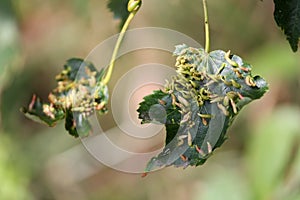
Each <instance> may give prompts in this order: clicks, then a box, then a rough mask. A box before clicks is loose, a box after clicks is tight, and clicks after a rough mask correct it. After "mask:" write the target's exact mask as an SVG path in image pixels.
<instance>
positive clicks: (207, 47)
mask: <svg viewBox="0 0 300 200" xmlns="http://www.w3.org/2000/svg"><path fill="white" fill-rule="evenodd" d="M202 1H203V10H204V23H205V52H206V53H208V52H209V45H210V44H209V43H210V41H209V40H210V39H209V23H208V12H207V3H206V0H202Z"/></svg>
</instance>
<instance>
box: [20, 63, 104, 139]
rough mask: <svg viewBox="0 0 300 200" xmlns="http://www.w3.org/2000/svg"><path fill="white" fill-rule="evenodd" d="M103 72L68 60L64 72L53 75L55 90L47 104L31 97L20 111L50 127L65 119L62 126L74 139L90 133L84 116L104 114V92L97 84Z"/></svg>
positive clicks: (102, 87)
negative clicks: (26, 106) (28, 102)
mask: <svg viewBox="0 0 300 200" xmlns="http://www.w3.org/2000/svg"><path fill="white" fill-rule="evenodd" d="M102 76H103V72H98V71H97V70H96V69H95V67H94V66H93V64H91V63H88V62H85V61H83V60H81V59H70V60H68V61H67V63H66V65H65V66H64V70H62V72H61V73H60V74H58V75H57V76H56V81H57V87H56V88H55V89H53V90H52V92H51V93H50V94H49V95H48V99H49V102H42V101H41V100H40V99H39V98H38V97H36V95H34V96H33V98H32V101H31V103H30V104H29V107H28V109H26V108H22V112H24V113H25V115H26V116H27V117H29V118H30V119H33V120H35V121H39V122H43V123H46V124H47V125H49V126H54V125H55V124H56V123H57V122H58V121H59V120H61V119H63V118H65V119H66V123H65V127H66V129H67V130H68V131H69V133H70V134H71V135H73V136H75V137H78V136H79V135H80V136H86V135H88V134H89V132H90V125H89V122H88V119H87V118H88V117H89V116H90V115H92V114H93V113H94V112H95V111H97V112H99V113H100V114H104V113H106V112H107V108H106V105H107V102H108V89H107V86H106V85H103V84H101V78H102Z"/></svg>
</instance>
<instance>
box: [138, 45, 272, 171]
mask: <svg viewBox="0 0 300 200" xmlns="http://www.w3.org/2000/svg"><path fill="white" fill-rule="evenodd" d="M174 55H175V56H177V59H176V64H175V66H176V68H177V75H176V76H174V77H173V78H172V80H171V81H170V82H168V83H167V85H166V87H165V91H164V93H165V94H166V95H167V96H166V97H164V98H162V99H158V101H157V102H158V103H159V104H160V105H162V106H164V107H165V109H166V110H170V109H169V108H168V107H167V106H166V105H168V104H166V102H168V99H172V100H171V102H172V103H171V105H172V106H173V108H177V110H178V111H179V113H180V114H181V118H180V121H178V125H179V126H178V129H177V130H176V131H177V132H176V133H174V132H173V133H171V132H170V131H169V132H168V124H165V125H166V128H167V138H168V137H169V136H170V135H172V138H173V141H172V142H168V143H166V147H165V148H164V150H163V152H162V153H161V154H159V155H158V156H157V157H155V158H153V159H152V160H151V161H150V162H149V164H148V167H147V171H150V170H152V169H155V168H157V167H161V166H168V165H174V166H177V167H180V166H183V167H187V166H189V165H192V166H197V165H201V164H203V163H204V162H205V161H206V159H207V158H208V157H209V156H210V155H211V153H212V152H213V150H214V149H215V148H217V147H219V146H221V145H222V144H223V142H224V141H225V140H226V137H225V134H226V131H227V129H228V127H229V126H230V125H231V123H232V121H233V119H234V117H235V116H236V115H237V114H238V112H239V111H240V110H241V109H242V107H243V106H245V105H246V104H248V103H249V102H251V101H253V100H255V99H258V98H260V97H262V96H263V94H264V93H265V92H266V91H267V90H268V85H267V83H266V81H265V80H264V79H262V78H261V77H259V76H254V77H253V76H252V75H251V66H250V65H249V64H246V63H244V62H243V61H242V59H241V58H240V57H238V56H236V55H230V52H227V53H226V52H224V51H221V50H217V51H213V52H210V53H206V52H205V51H204V50H203V49H196V48H192V47H188V46H186V45H179V46H177V47H176V50H175V52H174ZM168 96H169V97H168ZM161 102H163V103H161ZM141 105H142V104H141ZM170 116H171V117H172V115H170ZM167 121H172V119H169V120H167ZM173 121H174V120H173ZM216 124H217V126H219V127H217V128H216V127H212V126H216ZM210 129H211V130H214V131H219V132H218V133H216V132H214V133H213V135H214V136H212V135H209V134H212V132H211V130H210ZM172 131H174V130H172ZM174 135H175V136H174ZM216 137H217V138H216ZM174 141H175V142H174ZM172 143H176V145H174V144H172ZM174 152H175V153H174ZM178 152H182V153H181V154H180V155H178V156H177V157H178V159H174V156H176V155H175V154H176V153H177V154H178ZM171 158H172V159H171ZM166 162H167V163H166Z"/></svg>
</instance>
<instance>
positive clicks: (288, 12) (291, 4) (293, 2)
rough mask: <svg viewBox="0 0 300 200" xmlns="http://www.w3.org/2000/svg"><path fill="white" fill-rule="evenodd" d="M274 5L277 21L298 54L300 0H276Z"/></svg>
mask: <svg viewBox="0 0 300 200" xmlns="http://www.w3.org/2000/svg"><path fill="white" fill-rule="evenodd" d="M274 3H275V10H274V18H275V21H276V23H277V25H278V26H279V27H280V28H281V29H282V30H283V31H284V34H285V35H286V36H287V40H288V41H289V43H290V45H291V48H292V50H293V51H294V52H296V51H297V50H298V43H299V38H300V0H274Z"/></svg>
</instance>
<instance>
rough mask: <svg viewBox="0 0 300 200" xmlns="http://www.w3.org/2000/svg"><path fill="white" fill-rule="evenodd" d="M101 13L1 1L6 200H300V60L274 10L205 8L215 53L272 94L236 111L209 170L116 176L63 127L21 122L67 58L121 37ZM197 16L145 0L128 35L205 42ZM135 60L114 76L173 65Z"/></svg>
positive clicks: (239, 5)
mask: <svg viewBox="0 0 300 200" xmlns="http://www.w3.org/2000/svg"><path fill="white" fill-rule="evenodd" d="M106 3H107V1H103V0H102V1H96V0H90V1H84V0H65V1H58V0H51V1H50V0H27V1H21V0H14V1H10V0H1V2H0V95H1V99H0V106H1V128H0V199H3V200H6V199H7V200H21V199H22V200H23V199H24V200H26V199H49V200H51V199H57V200H67V199H73V200H77V199H78V200H79V199H80V200H82V199H88V200H96V199H97V200H98V199H105V200H109V199H113V200H126V199H130V200H134V199H137V200H138V199H148V200H152V199H155V200H157V199H172V200H177V199H178V200H179V199H191V200H217V199H222V200H226V199H228V200H229V199H230V200H235V199H236V200H240V199H243V200H247V199H249V200H251V199H258V200H260V199H263V200H271V199H272V200H273V199H274V200H277V199H278V200H281V199H287V200H296V199H300V148H299V147H300V107H299V106H300V90H299V89H300V55H299V52H298V53H292V51H291V49H290V47H289V45H288V43H287V42H286V40H285V37H284V35H283V33H282V32H281V31H280V30H279V29H278V28H277V26H276V24H275V22H274V20H273V16H272V13H273V2H272V1H271V0H268V1H267V0H265V1H259V0H255V1H253V0H245V1H240V0H226V1H219V0H209V1H208V4H209V16H210V24H211V41H212V45H211V49H223V50H229V49H230V50H231V51H232V52H233V53H235V54H238V55H240V56H241V57H242V58H243V59H244V60H246V61H247V62H249V63H251V64H252V65H253V66H254V67H253V68H254V70H253V71H254V73H255V74H260V75H262V76H263V77H265V78H266V79H267V80H268V82H269V83H270V91H269V93H268V94H267V95H266V96H264V97H263V99H261V100H259V101H257V102H255V103H252V104H251V105H249V106H248V107H247V108H245V109H243V110H242V111H241V113H240V115H239V117H238V118H237V119H236V121H235V122H234V124H233V125H232V127H231V128H230V130H229V131H228V134H229V140H228V141H227V142H226V143H225V144H224V145H223V146H222V148H220V149H218V150H217V151H216V152H215V155H214V156H212V157H211V158H210V159H209V160H208V162H207V163H205V165H204V166H200V167H197V168H187V169H185V170H183V169H175V168H173V167H170V168H167V169H164V170H161V171H157V172H155V173H152V174H150V175H148V176H147V177H146V178H141V177H140V175H137V174H126V173H121V172H118V171H114V170H112V169H110V168H108V167H105V166H103V165H101V163H99V162H97V161H96V160H94V159H93V158H92V156H91V155H90V154H88V152H87V151H86V150H85V149H84V147H83V146H82V145H81V143H80V141H79V140H76V139H74V138H72V137H70V136H69V135H68V134H67V132H66V131H65V130H64V127H63V123H62V124H60V125H58V126H56V127H55V128H48V127H45V126H44V125H41V124H36V123H34V122H32V121H30V120H28V119H26V118H25V117H24V116H23V115H22V113H20V112H19V108H20V107H22V106H25V105H27V104H28V103H29V101H30V99H31V96H32V94H33V93H36V94H39V95H40V96H41V97H42V98H44V99H46V98H47V95H48V93H49V91H51V89H52V88H54V87H55V81H54V76H55V75H56V74H58V73H59V72H60V70H61V69H62V66H63V64H64V63H65V61H66V60H67V59H68V58H71V57H82V58H84V57H86V56H87V55H88V53H89V52H90V51H91V50H92V49H93V48H94V47H95V46H96V45H97V44H99V43H100V42H101V41H103V40H105V39H107V38H108V37H110V36H112V35H114V34H116V33H118V27H119V25H118V21H117V20H115V19H113V14H112V13H110V12H109V10H108V9H107V8H106ZM202 13H203V12H202V4H201V1H200V0H197V1H186V0H164V1H160V0H144V3H143V6H142V8H141V10H140V11H139V13H138V14H137V16H136V18H135V19H134V21H133V22H132V24H131V26H130V28H137V27H148V26H151V27H163V28H169V29H173V30H176V31H179V32H182V33H184V34H186V35H189V36H190V37H192V38H194V39H195V40H197V41H199V42H200V43H202V44H204V42H203V41H204V34H203V14H202ZM99 56H101V55H99ZM129 56H130V55H129ZM131 56H132V57H130V59H129V58H128V57H127V58H126V57H122V58H121V59H120V60H118V61H117V68H118V67H120V68H122V66H132V65H133V64H132V63H139V61H140V60H143V61H147V62H150V61H151V62H163V63H166V64H169V65H170V66H172V65H174V62H175V61H174V58H173V57H171V55H170V54H165V53H162V52H149V51H144V52H139V53H138V54H136V55H131ZM141 57H142V58H141ZM133 58H134V59H133ZM124 69H125V70H124ZM126 69H127V68H123V69H122V70H116V74H115V76H116V77H118V76H120V75H121V74H123V73H124V72H126ZM141 76H143V74H142V75H141ZM167 78H168V77H166V79H167ZM115 79H116V78H115ZM111 123H113V122H111ZM108 126H109V124H108Z"/></svg>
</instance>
